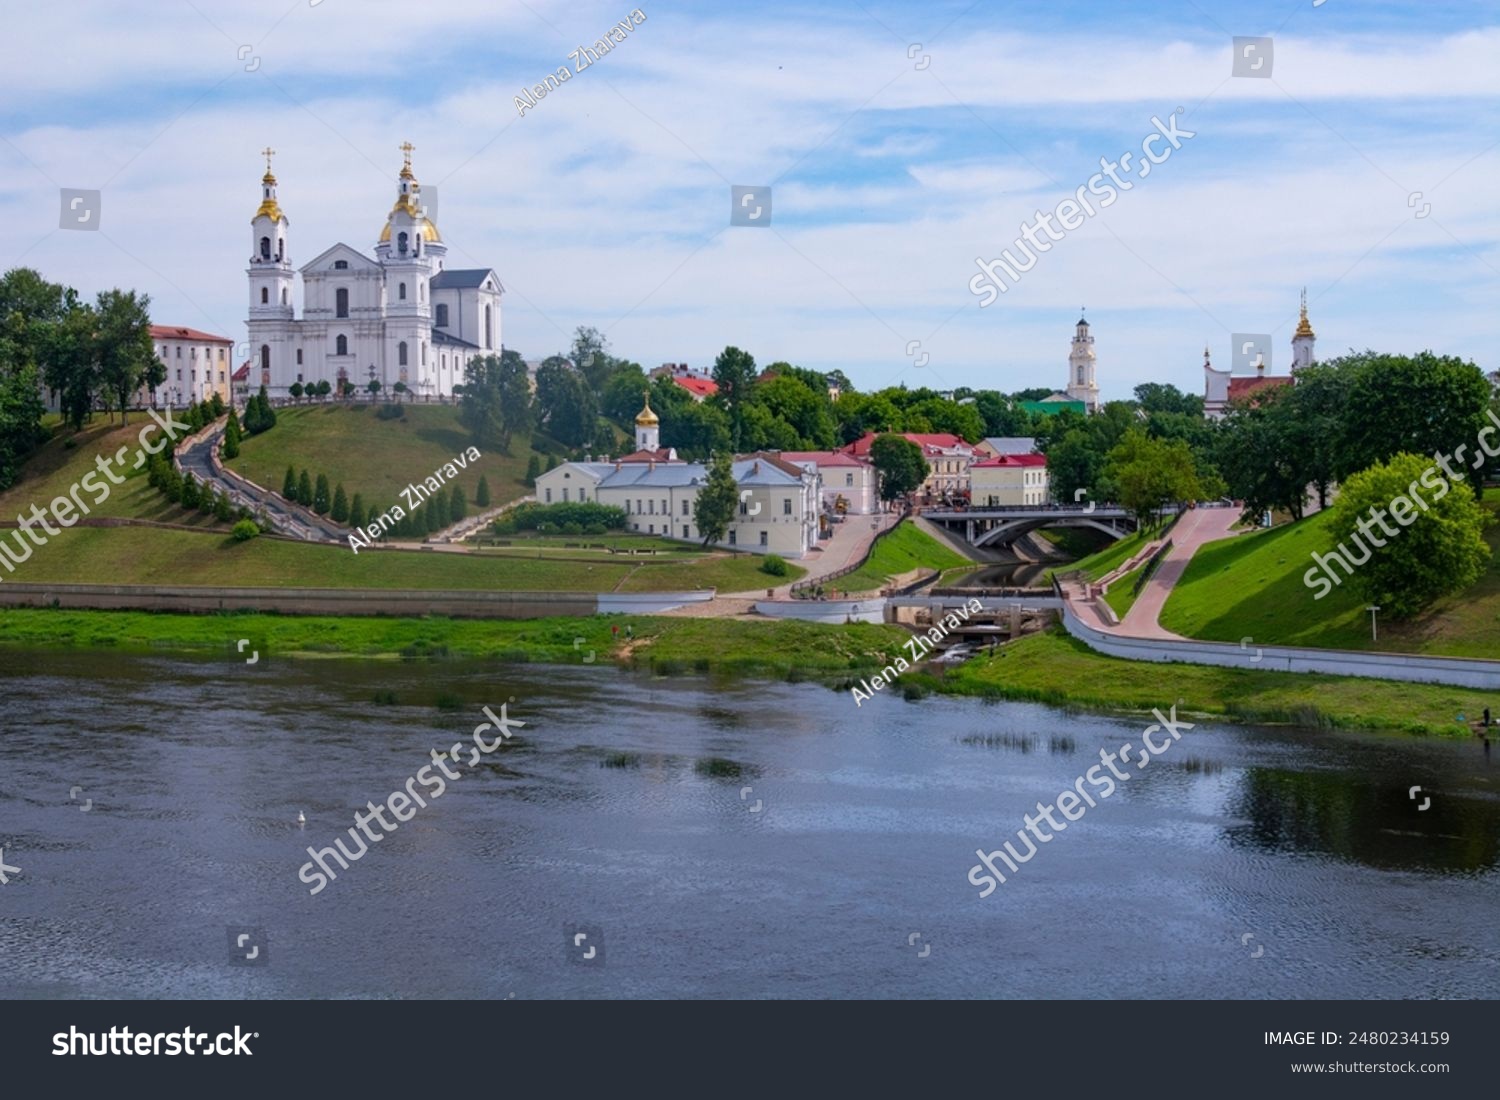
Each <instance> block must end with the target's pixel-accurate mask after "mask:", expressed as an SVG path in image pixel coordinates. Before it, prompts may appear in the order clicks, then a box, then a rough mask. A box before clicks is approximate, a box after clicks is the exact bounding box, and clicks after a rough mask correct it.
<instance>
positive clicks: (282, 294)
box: [281, 287, 286, 305]
mask: <svg viewBox="0 0 1500 1100" xmlns="http://www.w3.org/2000/svg"><path fill="white" fill-rule="evenodd" d="M281 304H282V305H286V287H282V288H281Z"/></svg>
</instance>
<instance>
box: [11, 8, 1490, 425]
mask: <svg viewBox="0 0 1500 1100" xmlns="http://www.w3.org/2000/svg"><path fill="white" fill-rule="evenodd" d="M119 8H120V6H118V5H110V4H106V3H97V4H95V3H82V2H79V3H73V2H68V0H62V2H56V3H49V4H45V5H43V4H29V5H18V6H13V7H12V8H11V9H9V12H10V15H9V18H10V24H11V27H10V29H11V31H12V33H13V37H12V45H11V52H10V57H9V61H10V66H11V71H10V73H9V74H8V79H7V95H6V98H5V101H4V103H3V105H0V171H3V172H4V179H5V184H4V186H3V188H0V211H3V214H4V216H3V218H0V265H3V266H4V267H6V268H8V267H11V266H14V265H16V264H18V263H24V264H27V265H30V266H35V267H37V268H39V269H41V270H42V271H43V272H44V273H45V274H47V275H48V276H49V277H51V278H54V279H58V280H62V281H65V282H68V283H70V284H71V285H74V286H76V287H78V288H79V290H80V291H82V292H84V293H85V294H88V295H92V294H93V293H94V292H96V291H97V290H99V289H101V288H104V287H108V286H117V285H118V286H130V287H135V288H138V289H141V290H144V291H146V292H148V293H149V294H150V295H151V297H152V300H153V303H154V308H153V313H154V315H155V317H156V319H157V320H159V321H162V322H165V323H174V324H184V325H191V326H194V327H198V328H205V329H209V330H212V331H216V332H220V333H223V334H225V335H228V336H231V337H233V338H234V339H235V340H237V341H238V340H243V339H244V325H243V317H244V314H245V305H246V301H247V297H248V294H247V291H246V283H245V276H244V267H245V259H246V257H247V256H248V255H249V248H250V243H249V217H250V215H251V213H252V212H253V211H254V209H255V206H256V205H257V202H258V192H257V188H258V180H259V175H260V173H261V171H262V170H263V162H262V161H261V159H260V157H259V156H258V150H260V149H261V148H262V147H263V146H265V145H267V144H269V145H271V146H273V147H275V148H276V149H277V150H278V155H277V157H276V172H277V175H278V177H279V179H280V198H281V203H282V207H283V209H284V210H285V211H286V212H287V215H288V217H289V218H290V221H291V234H290V236H291V248H292V257H293V261H294V262H295V263H297V264H302V263H306V262H307V261H309V260H311V259H312V258H313V257H314V256H316V255H317V254H318V253H320V252H322V251H323V250H324V249H326V248H327V247H329V246H330V245H332V244H334V243H335V242H338V241H344V242H346V243H348V244H350V245H352V246H354V247H356V248H358V249H360V250H362V251H365V252H367V253H368V252H369V251H370V249H371V247H372V246H373V244H374V241H375V237H376V235H377V234H378V232H379V230H380V228H381V226H382V224H383V223H384V218H385V215H386V213H387V211H388V210H389V209H390V205H391V202H392V200H393V197H394V189H395V176H396V172H397V171H398V170H399V168H400V163H401V158H400V154H399V153H398V152H397V149H396V147H397V146H398V145H399V144H400V143H401V142H402V141H404V140H410V141H411V142H413V143H414V144H415V145H416V147H417V149H416V153H415V169H416V172H417V175H418V178H419V179H420V180H421V181H422V183H423V184H424V186H426V187H427V188H428V189H429V190H430V189H431V188H432V187H433V186H434V185H435V186H436V189H437V192H438V219H437V220H438V224H439V226H440V228H441V230H442V233H443V236H444V238H445V240H446V242H447V243H448V245H449V248H450V252H449V263H450V265H451V266H493V267H494V268H495V269H496V270H497V271H499V272H500V274H501V277H502V280H503V281H504V283H505V285H506V287H507V290H508V293H507V295H506V297H505V304H504V334H505V342H506V344H507V345H508V346H512V347H516V348H519V349H520V350H521V351H523V352H524V353H525V354H526V355H527V356H528V357H540V356H542V355H546V354H549V353H551V352H553V351H555V350H559V349H561V348H563V347H565V346H566V344H567V342H568V337H569V334H570V333H571V332H572V330H573V328H574V327H575V326H576V325H580V324H588V325H595V326H597V327H599V328H600V329H603V330H605V331H606V332H607V334H608V336H609V338H610V340H611V342H612V344H613V347H614V350H615V352H616V353H617V354H620V355H624V356H627V357H629V358H633V359H636V360H638V361H639V362H641V363H642V364H644V365H646V366H648V367H650V366H654V365H655V364H657V363H660V362H666V361H673V362H681V361H686V362H689V363H692V364H694V365H707V364H708V363H709V362H710V361H711V360H712V357H713V355H714V354H715V353H716V352H717V351H718V350H719V349H721V348H722V347H723V346H724V345H725V344H731V343H732V344H737V345H739V346H741V347H744V348H746V349H748V350H750V351H751V352H752V353H753V354H754V355H755V356H756V359H757V361H759V362H771V361H774V360H777V359H787V360H790V361H792V362H795V363H799V364H801V365H803V366H808V367H813V368H817V369H832V368H835V367H838V368H841V369H843V370H844V371H845V372H846V373H848V374H849V375H850V376H851V378H853V379H854V381H855V383H856V384H857V385H859V386H860V387H861V388H874V387H878V386H881V385H886V384H891V383H899V382H904V383H905V384H907V385H911V386H916V385H924V384H926V385H934V386H938V387H951V386H956V385H970V386H984V387H995V388H999V389H1005V390H1014V389H1018V388H1022V387H1028V386H1038V385H1040V386H1061V385H1062V384H1063V382H1064V381H1065V374H1066V365H1067V354H1068V340H1069V338H1070V336H1071V335H1072V325H1073V322H1074V321H1075V320H1076V319H1077V316H1078V310H1079V308H1080V307H1081V306H1087V307H1088V316H1089V318H1090V320H1091V322H1092V323H1093V325H1094V334H1095V337H1096V340H1097V344H1096V350H1097V354H1098V363H1099V382H1100V385H1101V387H1102V389H1103V391H1104V394H1105V396H1106V397H1123V396H1128V394H1129V391H1130V389H1131V388H1132V387H1133V386H1134V385H1136V384H1137V383H1139V382H1143V381H1150V380H1155V381H1167V382H1173V383H1175V384H1177V385H1179V386H1181V387H1183V388H1184V389H1188V390H1190V391H1192V392H1201V388H1202V381H1201V363H1202V358H1203V354H1202V353H1203V348H1204V346H1205V345H1207V346H1208V347H1209V348H1210V350H1211V352H1212V354H1213V358H1214V360H1215V362H1216V364H1217V365H1219V366H1224V365H1227V362H1228V358H1229V348H1230V334H1231V333H1233V332H1269V333H1272V334H1273V351H1274V359H1273V367H1275V368H1276V369H1280V368H1281V367H1283V366H1284V364H1285V362H1286V361H1287V358H1288V357H1289V340H1290V337H1291V330H1292V327H1293V326H1294V325H1295V322H1296V307H1297V297H1298V293H1299V290H1300V288H1301V287H1302V286H1303V285H1306V286H1307V288H1308V293H1309V297H1310V299H1311V303H1312V305H1311V317H1312V322H1313V327H1314V328H1315V330H1316V331H1317V333H1318V338H1319V340H1318V351H1319V354H1320V355H1321V356H1324V357H1327V356H1331V355H1335V354H1339V353H1340V352H1342V351H1345V350H1347V349H1348V348H1350V347H1356V348H1364V347H1375V348H1380V349H1384V350H1392V351H1416V350H1420V349H1422V348H1432V349H1434V350H1437V351H1440V352H1444V353H1451V354H1456V355H1462V356H1464V357H1467V358H1471V359H1474V360H1475V361H1476V362H1478V363H1480V365H1481V366H1483V367H1485V369H1486V370H1494V369H1496V368H1497V367H1500V363H1497V362H1496V361H1495V356H1494V354H1493V352H1492V351H1491V349H1492V348H1493V347H1494V346H1495V341H1496V337H1497V336H1500V333H1497V331H1496V330H1497V328H1500V310H1497V309H1496V305H1497V295H1496V290H1497V286H1500V249H1497V247H1496V242H1497V236H1500V218H1497V215H1496V210H1495V202H1494V199H1493V195H1494V193H1495V186H1494V182H1493V181H1494V178H1495V175H1496V171H1497V169H1500V148H1497V143H1500V112H1497V111H1496V110H1495V107H1496V99H1497V97H1500V71H1497V69H1500V67H1497V66H1495V65H1494V64H1493V60H1492V59H1493V57H1494V56H1495V55H1496V53H1497V47H1500V13H1497V11H1496V9H1495V7H1494V5H1492V4H1488V5H1487V4H1480V3H1472V4H1466V3H1445V4H1412V3H1407V4H1394V3H1381V2H1354V0H1326V2H1325V3H1322V4H1320V5H1318V6H1316V7H1315V6H1314V3H1313V0H1301V2H1300V3H1294V2H1291V0H1285V2H1278V3H1233V2H1231V3H1209V2H1208V0H1198V2H1196V3H1194V2H1171V3H1130V4H1106V3H1098V2H1096V3H1076V2H1074V3H1066V2H1064V3H1058V2H1055V0H1053V2H1047V3H1029V2H1028V3H995V2H985V3H980V4H977V5H972V6H971V5H969V4H967V3H962V2H960V3H939V4H922V5H911V4H887V3H867V2H862V3H832V4H796V5H792V4H787V5H757V6H755V7H754V8H743V7H737V6H731V5H720V4H709V3H699V4H687V3H657V4H646V5H642V6H641V10H642V11H643V12H644V14H645V16H646V21H645V23H643V24H642V25H640V26H639V27H637V28H635V30H634V31H633V32H632V33H631V35H630V36H629V38H628V40H627V41H625V42H624V43H622V44H620V45H617V46H616V47H615V48H614V49H613V50H612V52H610V53H609V54H608V55H607V56H605V57H604V58H602V59H601V60H600V61H599V62H598V63H596V64H595V65H592V66H589V67H588V68H586V69H584V70H583V71H582V72H579V73H577V74H576V75H575V76H573V77H572V79H570V80H569V81H568V82H567V83H566V84H564V85H563V86H562V87H561V88H560V89H559V90H558V91H557V92H555V93H553V94H552V95H550V96H548V97H547V98H546V99H545V100H543V101H542V102H540V103H539V104H538V105H537V106H536V107H535V108H534V109H531V110H528V111H527V112H526V113H525V115H524V117H523V116H518V114H517V111H516V108H515V106H514V105H513V97H514V96H515V95H516V94H518V92H519V91H520V89H521V87H522V86H523V85H531V84H534V83H536V82H538V81H540V80H542V79H543V77H544V76H545V75H546V74H548V73H550V72H555V70H556V69H557V68H558V66H560V65H563V64H565V63H569V62H568V54H569V52H570V51H571V50H573V49H574V48H575V47H577V46H578V45H580V44H583V45H587V44H591V43H592V42H593V41H594V40H595V39H597V38H598V37H600V36H601V35H603V34H604V32H605V31H606V30H607V29H608V28H609V27H611V26H613V25H614V24H615V23H616V22H618V21H620V20H624V19H628V17H629V13H630V11H631V8H630V7H628V6H626V5H625V4H624V3H619V4H615V3H613V2H610V3H592V2H585V3H551V2H543V0H527V2H526V3H525V4H521V3H513V2H511V3H507V2H503V0H502V2H498V3H497V2H495V0H454V2H447V0H433V2H431V3H427V4H423V5H412V4H410V3H409V2H403V3H397V2H394V0H360V2H359V3H357V4H356V3H354V2H353V0H320V2H317V3H313V2H311V0H296V2H293V0H284V2H283V0H274V2H272V0H259V2H254V3H248V2H246V3H242V2H239V0H226V2H221V3H214V2H210V0H192V3H188V2H187V0H162V2H160V3H156V4H152V5H149V6H147V5H130V6H128V7H127V8H126V10H119ZM1232 35H1246V36H1251V35H1254V36H1270V37H1272V38H1273V40H1274V49H1275V54H1274V61H1273V63H1272V75H1271V77H1270V78H1269V79H1256V78H1245V77H1232V76H1231V75H1230V72H1231V55H1232V50H1231V41H1230V39H1231V36H1232ZM918 44H920V45H919V46H918ZM241 54H243V55H244V56H243V57H242V56H240V55H241ZM909 54H910V55H911V56H908V55H909ZM924 62H925V64H924ZM570 67H571V64H570ZM1178 107H1181V108H1182V109H1183V111H1182V114H1181V115H1180V116H1178V117H1179V120H1180V121H1179V125H1180V127H1181V128H1182V129H1185V130H1190V131H1192V132H1193V133H1194V134H1195V136H1194V137H1193V138H1192V139H1191V140H1190V141H1186V142H1185V143H1184V144H1183V147H1182V148H1181V149H1180V150H1178V151H1176V152H1174V153H1173V155H1172V157H1171V158H1170V159H1169V160H1167V161H1166V162H1164V163H1162V164H1160V165H1157V166H1156V168H1155V169H1154V170H1153V172H1152V174H1151V176H1150V177H1149V178H1147V179H1141V180H1138V181H1137V182H1136V186H1135V187H1134V188H1133V190H1131V191H1130V192H1128V193H1126V194H1122V195H1121V196H1120V197H1119V199H1118V201H1117V202H1116V203H1115V204H1114V205H1113V206H1112V207H1111V208H1110V209H1108V210H1104V211H1101V212H1100V213H1099V214H1098V216H1097V217H1093V218H1090V219H1088V220H1087V221H1086V222H1085V223H1084V224H1083V225H1082V226H1081V227H1079V228H1078V229H1076V230H1074V231H1072V232H1070V233H1068V234H1067V235H1066V237H1065V239H1063V240H1062V241H1060V242H1057V243H1056V244H1055V246H1054V247H1053V249H1052V250H1051V251H1050V252H1048V253H1047V254H1046V255H1044V256H1042V257H1040V258H1039V261H1038V263H1037V265H1036V267H1035V268H1034V269H1032V270H1031V271H1029V272H1028V273H1027V274H1026V275H1025V276H1024V277H1023V279H1022V280H1021V282H1020V283H1019V284H1018V285H1017V286H1015V287H1014V288H1013V289H1011V290H1010V291H1008V292H1007V293H1006V294H1005V295H1004V296H1003V297H1002V298H1001V299H1000V300H999V301H998V302H996V304H994V305H993V306H991V307H989V308H986V309H981V308H980V307H979V304H978V303H979V299H977V298H976V297H975V296H974V295H973V294H971V292H970V290H969V287H968V283H969V280H970V278H971V276H973V275H974V274H975V273H976V270H977V269H976V268H975V266H974V261H975V258H976V257H980V256H982V257H985V258H989V257H994V256H998V255H999V253H1000V250H1001V249H1003V248H1006V247H1010V246H1011V242H1013V241H1014V240H1015V238H1016V236H1017V234H1018V231H1019V228H1020V225H1021V223H1022V221H1023V220H1027V219H1030V218H1031V216H1032V215H1033V214H1034V212H1035V211H1036V210H1038V209H1043V210H1051V209H1053V208H1054V207H1055V206H1056V205H1057V203H1058V202H1059V201H1060V200H1062V199H1064V198H1066V197H1067V196H1068V195H1070V194H1072V193H1073V192H1074V191H1075V190H1076V189H1077V188H1078V187H1080V186H1082V185H1084V184H1085V182H1086V181H1087V180H1088V179H1089V177H1090V176H1091V175H1093V174H1094V173H1096V172H1098V171H1099V161H1100V158H1101V157H1105V156H1107V157H1110V158H1112V159H1113V158H1117V157H1118V155H1119V154H1120V153H1121V152H1123V151H1125V150H1137V151H1138V149H1139V146H1140V143H1141V140H1142V138H1144V137H1145V136H1146V135H1147V134H1149V133H1150V132H1152V129H1153V127H1152V123H1151V119H1152V117H1153V116H1157V117H1159V118H1163V119H1165V118H1166V117H1167V115H1168V113H1169V112H1172V111H1174V110H1175V109H1176V108H1178ZM731 184H745V185H754V186H763V185H770V186H771V187H772V191H773V210H774V213H773V217H772V224H771V226H770V227H768V228H764V229H761V228H743V227H730V226H729V225H728V219H729V207H730V201H729V188H730V185H731ZM60 187H73V188H90V189H92V188H98V189H101V190H102V192H103V209H102V212H101V220H100V230H99V231H98V232H73V231H65V230H61V229H59V228H58V189H59V188H60ZM1416 192H1421V193H1422V197H1421V198H1420V199H1413V198H1412V195H1413V194H1414V193H1416ZM1419 214H1421V216H1420V217H1419V216H1418V215H1419ZM913 341H919V342H920V349H919V350H917V351H916V352H914V353H910V354H909V353H908V352H907V348H908V346H909V345H911V344H912V342H913ZM923 353H925V354H926V356H927V359H926V362H925V364H924V365H923V366H920V367H919V366H916V365H915V364H914V360H916V359H918V358H919V357H920V356H921V355H922V354H923Z"/></svg>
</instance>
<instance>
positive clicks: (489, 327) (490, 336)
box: [484, 306, 495, 348]
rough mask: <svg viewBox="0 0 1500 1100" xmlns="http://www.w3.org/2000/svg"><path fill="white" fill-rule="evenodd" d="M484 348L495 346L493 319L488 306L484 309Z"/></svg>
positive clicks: (492, 313)
mask: <svg viewBox="0 0 1500 1100" xmlns="http://www.w3.org/2000/svg"><path fill="white" fill-rule="evenodd" d="M484 346H485V347H487V348H492V347H494V346H495V317H494V311H493V310H492V308H491V307H490V306H485V307H484Z"/></svg>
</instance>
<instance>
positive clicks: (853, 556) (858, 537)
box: [725, 512, 901, 600]
mask: <svg viewBox="0 0 1500 1100" xmlns="http://www.w3.org/2000/svg"><path fill="white" fill-rule="evenodd" d="M900 518H901V513H899V512H879V513H876V514H875V515H873V516H849V517H847V518H846V519H845V520H844V522H843V523H838V524H835V525H834V528H833V534H832V536H830V537H829V538H827V539H825V540H824V541H823V542H820V543H819V544H818V546H819V549H817V550H814V551H813V552H812V553H811V554H809V555H808V556H807V557H805V558H800V559H798V561H797V562H796V564H797V565H799V566H801V567H802V568H803V569H806V570H807V573H806V574H805V575H804V576H802V577H801V578H799V579H798V580H796V581H788V582H787V583H785V584H782V585H778V586H777V587H776V588H775V590H774V591H775V596H774V597H772V598H774V599H778V600H785V599H789V598H790V597H791V594H792V585H793V584H806V583H807V582H808V581H817V580H822V579H823V578H824V577H826V576H828V574H830V573H837V572H838V571H839V570H840V569H843V568H844V567H845V566H849V565H853V564H854V563H855V562H857V561H859V560H860V559H861V558H863V557H864V556H865V554H866V553H867V552H868V551H869V549H870V543H872V542H874V541H875V536H876V535H878V534H879V533H880V532H881V531H884V530H885V529H886V528H888V527H891V526H893V525H894V524H895V523H896V522H897V521H898V520H900ZM725 595H726V596H729V597H734V596H740V597H744V598H747V599H752V598H753V599H762V600H763V599H766V598H767V597H766V595H765V589H763V588H762V589H754V590H750V591H746V592H728V593H725Z"/></svg>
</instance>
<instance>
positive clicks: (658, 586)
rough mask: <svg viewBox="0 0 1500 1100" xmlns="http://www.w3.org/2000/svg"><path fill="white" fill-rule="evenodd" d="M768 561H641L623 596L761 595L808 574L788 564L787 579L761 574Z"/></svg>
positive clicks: (743, 557) (733, 557)
mask: <svg viewBox="0 0 1500 1100" xmlns="http://www.w3.org/2000/svg"><path fill="white" fill-rule="evenodd" d="M763 561H765V559H764V558H762V557H761V556H760V555H758V554H713V555H710V556H708V557H703V558H698V559H695V560H688V561H683V560H681V559H679V560H676V561H672V560H667V561H656V560H653V559H649V558H647V559H642V560H641V561H640V564H639V566H638V567H637V568H636V570H635V572H633V573H631V574H630V576H629V577H627V578H626V579H625V583H624V584H622V585H621V586H620V589H619V590H620V591H621V592H673V591H680V590H682V589H687V588H716V589H718V590H719V592H721V593H729V592H757V593H758V592H760V591H762V590H764V589H767V588H776V587H778V586H780V585H783V584H789V583H791V582H792V581H795V580H797V579H799V578H800V577H801V576H802V575H803V574H804V573H806V572H807V570H806V569H803V568H802V567H801V566H799V565H795V564H793V563H792V562H787V563H786V570H787V571H786V576H784V577H773V576H771V574H769V573H764V572H762V571H761V568H760V563H761V562H763Z"/></svg>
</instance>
